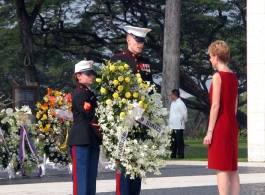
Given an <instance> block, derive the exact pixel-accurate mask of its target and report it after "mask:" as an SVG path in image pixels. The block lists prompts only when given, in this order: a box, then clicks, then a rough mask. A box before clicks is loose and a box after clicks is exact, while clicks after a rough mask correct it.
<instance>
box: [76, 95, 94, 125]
mask: <svg viewBox="0 0 265 195" xmlns="http://www.w3.org/2000/svg"><path fill="white" fill-rule="evenodd" d="M76 98H77V99H76V108H77V110H78V111H79V112H80V113H81V114H83V115H84V116H85V118H87V119H88V120H89V121H91V120H92V119H93V118H94V116H95V109H96V107H97V102H96V97H95V96H94V93H87V92H80V93H78V94H77V96H76Z"/></svg>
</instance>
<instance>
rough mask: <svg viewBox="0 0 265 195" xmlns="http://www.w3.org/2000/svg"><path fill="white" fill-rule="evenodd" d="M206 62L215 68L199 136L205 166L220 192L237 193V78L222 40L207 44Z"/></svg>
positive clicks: (238, 188)
mask: <svg viewBox="0 0 265 195" xmlns="http://www.w3.org/2000/svg"><path fill="white" fill-rule="evenodd" d="M208 53H209V55H210V62H211V64H212V67H213V68H215V69H217V70H218V72H216V73H215V74H214V75H213V77H212V84H211V87H210V103H211V110H210V119H209V124H208V131H207V134H206V136H205V138H204V140H203V144H204V146H209V148H208V168H209V169H215V170H216V174H217V183H218V190H219V194H220V195H228V194H229V189H230V192H231V193H230V194H231V195H239V191H240V181H239V174H238V124H237V119H236V113H237V101H238V100H237V99H238V80H237V77H236V74H235V73H234V72H233V71H232V70H230V69H229V68H228V62H229V59H230V49H229V47H228V45H227V44H226V43H225V42H224V41H215V42H213V43H212V44H211V45H210V46H209V48H208Z"/></svg>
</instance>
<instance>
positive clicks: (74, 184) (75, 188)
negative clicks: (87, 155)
mask: <svg viewBox="0 0 265 195" xmlns="http://www.w3.org/2000/svg"><path fill="white" fill-rule="evenodd" d="M72 164H73V165H72V166H73V167H72V169H73V170H72V172H73V195H77V170H76V150H75V146H72Z"/></svg>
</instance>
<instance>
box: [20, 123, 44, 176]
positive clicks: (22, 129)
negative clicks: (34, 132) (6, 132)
mask: <svg viewBox="0 0 265 195" xmlns="http://www.w3.org/2000/svg"><path fill="white" fill-rule="evenodd" d="M25 141H27V142H28V146H29V148H30V151H31V152H32V153H33V154H35V157H36V159H37V160H38V162H39V155H38V154H37V150H36V149H35V147H34V145H33V143H32V141H31V139H30V137H29V133H28V131H27V130H26V128H25V127H23V126H20V141H19V159H20V172H21V175H22V176H26V177H28V176H27V175H26V174H25V173H24V171H23V163H24V160H25ZM38 176H39V177H42V169H41V166H40V167H39V171H38Z"/></svg>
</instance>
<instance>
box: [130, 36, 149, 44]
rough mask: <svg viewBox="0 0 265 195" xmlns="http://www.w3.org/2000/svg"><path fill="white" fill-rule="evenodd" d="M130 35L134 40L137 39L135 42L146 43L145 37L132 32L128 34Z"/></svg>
mask: <svg viewBox="0 0 265 195" xmlns="http://www.w3.org/2000/svg"><path fill="white" fill-rule="evenodd" d="M130 35H132V37H133V38H134V40H135V41H137V42H141V43H147V41H146V38H145V37H138V36H136V35H134V34H130Z"/></svg>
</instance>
